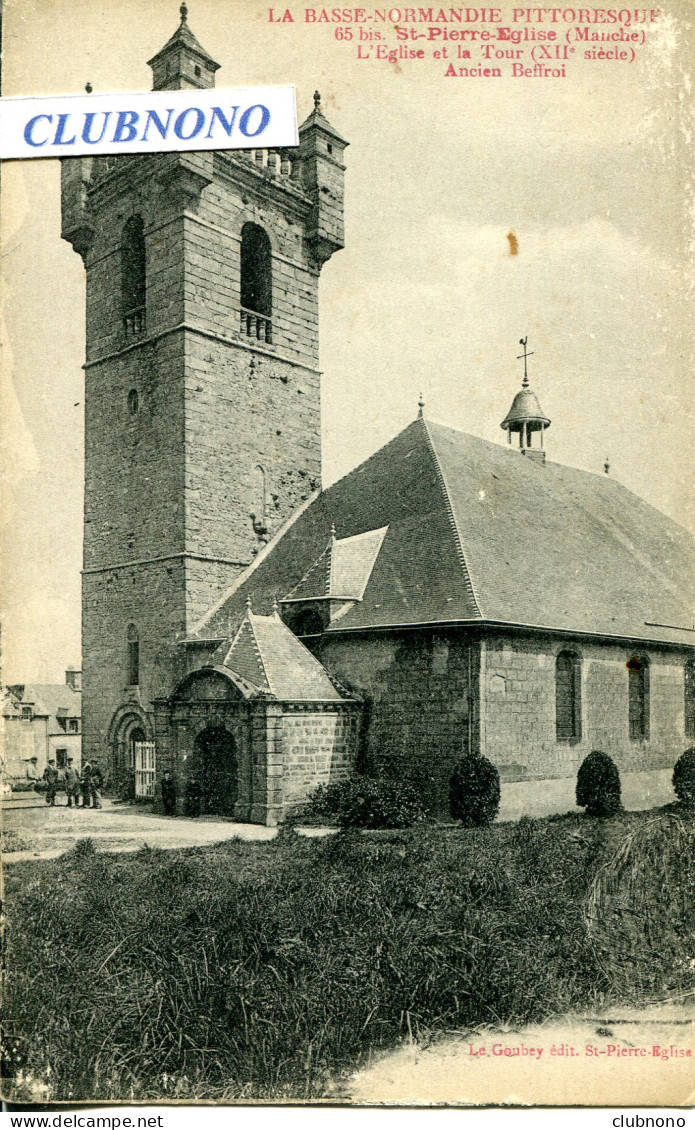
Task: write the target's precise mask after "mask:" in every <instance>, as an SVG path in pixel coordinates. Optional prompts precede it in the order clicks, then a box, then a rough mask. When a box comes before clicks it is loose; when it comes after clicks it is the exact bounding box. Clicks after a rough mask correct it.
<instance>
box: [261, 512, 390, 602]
mask: <svg viewBox="0 0 695 1130" xmlns="http://www.w3.org/2000/svg"><path fill="white" fill-rule="evenodd" d="M386 530H387V527H386V526H383V527H382V529H380V530H368V531H367V532H366V533H364V534H354V535H353V536H352V537H350V538H336V537H334V536H331V539H330V541H329V543H328V545H327V546H326V548H325V549H324V551H323V553H322V554H321V556H320V557H319V559H318V561H316V562H315V563H314V564H313V565H312V566H311V568H310V569H309V571H308V573H306V574H305V575H304V576H303V577H302V579H301V581H300V582H299V584H298V585H295V587H294V588H293V589H291V590H290V592H288V593H287V596H285V597H283V600H284V601H288V602H289V601H298V600H321V599H326V598H330V599H331V600H361V599H362V597H363V595H364V590H365V588H366V586H367V581H368V580H369V577H370V574H371V571H372V569H373V567H374V562H375V561H376V558H377V555H378V553H379V550H380V549H381V543H382V542H383V540H384V536H385V534H386Z"/></svg>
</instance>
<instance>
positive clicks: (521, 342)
mask: <svg viewBox="0 0 695 1130" xmlns="http://www.w3.org/2000/svg"><path fill="white" fill-rule="evenodd" d="M527 342H528V334H527V335H526V337H522V338H519V345H523V347H524V352H523V353H520V354H519V356H518V357H517V361H521V359H522V357H523V359H524V379H523V382H522V388H528V385H529V380H528V363H527V358H529V357H533V350H532V351H531V352H530V353H528V352H527V349H526V345H527Z"/></svg>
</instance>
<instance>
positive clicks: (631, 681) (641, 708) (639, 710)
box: [627, 655, 649, 741]
mask: <svg viewBox="0 0 695 1130" xmlns="http://www.w3.org/2000/svg"><path fill="white" fill-rule="evenodd" d="M627 676H628V725H629V730H630V737H631V738H632V740H633V741H643V740H644V739H646V738H648V737H649V660H648V659H647V658H646V656H644V655H634V656H633V657H632V659H629V660H628V663H627Z"/></svg>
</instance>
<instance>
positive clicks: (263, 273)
mask: <svg viewBox="0 0 695 1130" xmlns="http://www.w3.org/2000/svg"><path fill="white" fill-rule="evenodd" d="M240 305H241V332H242V334H244V335H245V336H246V337H255V338H257V339H258V340H259V341H265V342H268V343H270V342H272V340H273V331H272V323H271V316H272V313H273V261H272V252H271V248H270V240H269V238H268V234H267V232H265V231H264V230H263V228H261V227H259V226H258V224H251V223H248V224H244V226H243V228H242V229H241V293H240Z"/></svg>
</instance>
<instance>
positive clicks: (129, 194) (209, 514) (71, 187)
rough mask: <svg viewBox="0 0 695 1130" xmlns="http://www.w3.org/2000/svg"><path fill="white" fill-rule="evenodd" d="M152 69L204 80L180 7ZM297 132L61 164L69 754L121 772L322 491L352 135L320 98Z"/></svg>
mask: <svg viewBox="0 0 695 1130" xmlns="http://www.w3.org/2000/svg"><path fill="white" fill-rule="evenodd" d="M149 65H150V66H151V68H152V72H153V77H154V88H155V89H158V90H179V89H188V88H191V89H193V88H210V87H214V85H215V72H216V71H217V70H218V66H219V65H218V63H216V62H215V60H214V59H213V58H212V56H211V55H210V54H209V53H208V52H207V51H206V50H205V49H204V48H203V47H202V46H201V45H200V43H199V42H198V40H197V39H196V37H195V36H194V34H193V32H192V31H191V29H190V27H189V25H188V11H187V8H186V5H185V4H182V6H181V22H180V24H179V27H178V28H177V30H176V31H175V33H174V35H173V36H172V37H171V39H170V40H169V41H168V42H167V43H166V44H165V46H164V47H163V48H162V50H161V51H159V52H158V54H156V55H155V56H154V57H153V58H152V59H151V60H150V64H149ZM299 132H300V144H299V146H298V148H292V149H287V150H280V151H272V150H271V151H267V150H263V149H257V150H245V151H233V150H227V151H221V152H200V153H195V152H191V153H189V152H186V153H158V154H144V155H133V156H115V157H114V156H107V157H94V158H91V159H90V158H72V159H65V160H63V162H62V170H61V176H62V235H63V238H64V239H66V240H68V241H69V242H70V243H71V244H72V246H73V247H74V249H75V251H77V252H78V253H79V254H80V255H81V256H82V259H83V261H84V264H85V270H86V316H87V334H86V338H87V356H86V362H85V366H84V368H85V502H84V569H83V609H82V631H83V652H84V664H83V667H84V694H83V704H84V705H83V709H84V745H85V756H88V757H96V758H98V759H101V761H102V764H103V765H104V768H106V755H107V751H111V753H113V755H114V758H115V760H114V765H113V768H114V771H115V773H116V776H117V777H118V776H127V775H128V773H131V775H132V770H133V751H132V746H133V742H135V741H139V742H143V741H145V742H146V741H149V740H150V739H151V737H152V727H151V718H152V714H151V703H152V701H153V699H155V698H159V697H162V696H166V695H168V694H169V693H170V692H171V690H172V689H173V687H174V686H175V684H176V683H177V682H178V680H179V679H180V678H181V677H182V676H183V674H184V673H185V671H184V668H183V655H182V652H183V649H182V648H180V647H179V646H178V642H177V641H178V640H179V639H181V638H182V637H183V636H184V635H185V633H186V632H187V631H189V630H190V628H191V626H192V625H193V624H194V623H195V622H196V621H197V620H198V619H199V618H200V616H201V615H202V614H203V612H205V611H206V609H207V608H208V607H209V605H210V604H212V603H213V602H214V601H215V600H216V599H217V598H218V596H219V595H220V594H221V592H222V591H223V590H224V588H225V587H226V586H227V585H228V584H229V583H230V582H231V581H232V580H233V579H234V577H235V576H236V575H237V574H238V573H239V572H240V571H241V570H242V569H243V568H244V567H245V566H246V565H248V564H249V563H250V562H251V561H252V560H253V558H254V555H255V554H256V553H258V551H259V549H260V548H261V547H262V546H263V545H264V544H265V542H267V541H268V539H269V538H270V537H271V536H272V535H273V533H274V532H275V531H276V530H277V528H278V527H279V526H280V525H281V524H282V523H283V522H285V521H286V520H287V519H289V518H290V517H291V516H292V514H293V513H294V512H295V511H296V509H297V508H298V507H299V506H301V505H302V503H303V502H304V501H305V500H306V499H308V498H309V497H310V496H311V494H312V493H313V492H314V491H316V490H318V489H319V488H320V485H321V436H320V373H319V369H318V281H319V274H320V271H321V267H322V266H323V264H324V263H325V262H326V260H327V259H328V258H329V257H330V256H331V255H332V254H333V252H335V251H337V250H338V249H339V248H341V247H342V246H343V176H344V165H343V153H344V150H345V148H346V145H347V142H346V141H345V140H344V139H343V138H342V137H341V136H340V134H339V133H338V132H337V131H336V130H335V129H334V128H333V126H332V125H331V124H330V123H329V122H328V121H327V119H326V118H325V116H324V114H323V112H322V110H321V105H320V98H319V96H318V95H315V96H314V109H313V111H312V113H311V114H310V115H309V117H308V118H307V120H306V121H305V122H304V123H303V125H302V126H301V127H300V131H299ZM132 735H136V738H133V736H132Z"/></svg>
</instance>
